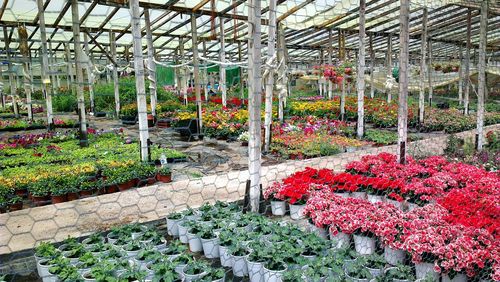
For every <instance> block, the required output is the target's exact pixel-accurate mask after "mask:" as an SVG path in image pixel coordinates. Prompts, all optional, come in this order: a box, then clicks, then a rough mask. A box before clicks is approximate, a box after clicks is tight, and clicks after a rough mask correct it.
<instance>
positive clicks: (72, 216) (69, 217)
mask: <svg viewBox="0 0 500 282" xmlns="http://www.w3.org/2000/svg"><path fill="white" fill-rule="evenodd" d="M78 216H79V214H78V213H77V212H76V210H74V209H64V210H57V211H56V214H55V215H54V220H55V221H56V223H57V225H58V226H59V227H67V226H73V225H75V223H76V222H77V221H78Z"/></svg>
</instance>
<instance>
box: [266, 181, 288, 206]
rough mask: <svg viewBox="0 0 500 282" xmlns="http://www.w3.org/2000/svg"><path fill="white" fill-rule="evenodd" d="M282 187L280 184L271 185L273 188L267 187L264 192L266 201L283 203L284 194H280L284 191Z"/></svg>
mask: <svg viewBox="0 0 500 282" xmlns="http://www.w3.org/2000/svg"><path fill="white" fill-rule="evenodd" d="M282 188H283V187H282V185H281V183H279V182H274V183H273V184H271V186H269V187H267V189H266V190H264V193H263V196H264V199H265V200H270V201H283V200H285V199H284V198H283V195H282V194H279V193H278V192H279V191H280V190H281V189H282Z"/></svg>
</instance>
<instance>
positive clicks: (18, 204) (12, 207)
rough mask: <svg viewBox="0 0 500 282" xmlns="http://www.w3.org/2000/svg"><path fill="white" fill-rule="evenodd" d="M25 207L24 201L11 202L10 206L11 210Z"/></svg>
mask: <svg viewBox="0 0 500 282" xmlns="http://www.w3.org/2000/svg"><path fill="white" fill-rule="evenodd" d="M22 209H23V202H19V203H15V204H11V205H10V207H9V211H11V212H12V211H18V210H22Z"/></svg>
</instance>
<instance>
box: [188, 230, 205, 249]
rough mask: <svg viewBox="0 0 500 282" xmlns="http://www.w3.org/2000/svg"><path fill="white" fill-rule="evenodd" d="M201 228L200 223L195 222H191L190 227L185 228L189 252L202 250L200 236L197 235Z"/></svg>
mask: <svg viewBox="0 0 500 282" xmlns="http://www.w3.org/2000/svg"><path fill="white" fill-rule="evenodd" d="M201 229H202V226H201V224H199V223H195V224H192V225H191V227H190V228H189V229H188V230H187V238H188V244H189V249H190V250H191V252H202V251H203V245H202V244H201V240H200V236H199V235H198V233H199V232H200V231H201Z"/></svg>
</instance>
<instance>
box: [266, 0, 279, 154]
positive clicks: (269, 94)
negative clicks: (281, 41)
mask: <svg viewBox="0 0 500 282" xmlns="http://www.w3.org/2000/svg"><path fill="white" fill-rule="evenodd" d="M276 24H277V23H276V0H269V26H268V36H267V62H268V63H270V64H272V61H273V57H275V52H276V48H275V46H276V30H277V28H276ZM268 71H269V72H268V74H267V78H266V108H265V117H264V128H265V138H264V139H265V140H264V152H266V153H267V152H269V148H270V146H271V124H272V122H273V90H274V70H273V69H271V68H268Z"/></svg>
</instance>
